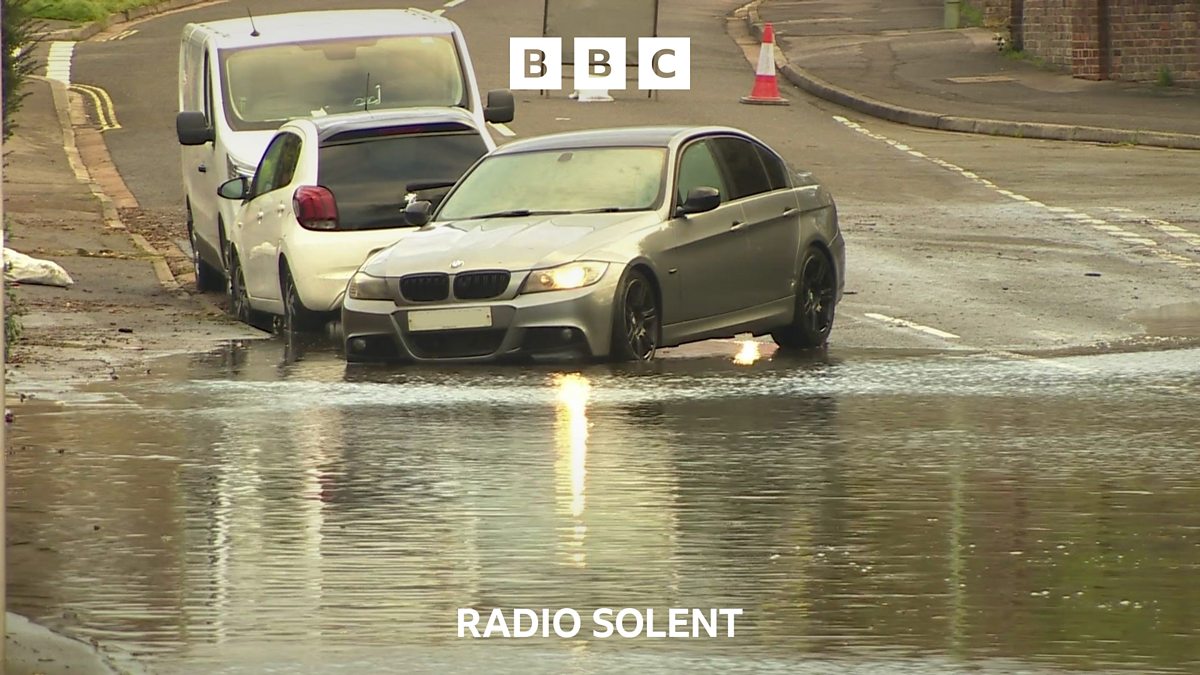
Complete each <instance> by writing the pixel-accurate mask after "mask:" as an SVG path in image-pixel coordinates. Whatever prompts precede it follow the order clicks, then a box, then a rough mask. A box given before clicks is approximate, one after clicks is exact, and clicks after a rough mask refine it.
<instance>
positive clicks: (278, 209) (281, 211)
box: [275, 202, 287, 216]
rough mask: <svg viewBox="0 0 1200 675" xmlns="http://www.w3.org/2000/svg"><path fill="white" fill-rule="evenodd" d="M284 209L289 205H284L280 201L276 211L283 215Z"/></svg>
mask: <svg viewBox="0 0 1200 675" xmlns="http://www.w3.org/2000/svg"><path fill="white" fill-rule="evenodd" d="M284 211H287V207H286V206H284V205H283V202H279V206H276V207H275V213H278V214H279V215H281V216H282V215H283V212H284Z"/></svg>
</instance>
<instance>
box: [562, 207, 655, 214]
mask: <svg viewBox="0 0 1200 675" xmlns="http://www.w3.org/2000/svg"><path fill="white" fill-rule="evenodd" d="M646 210H647V209H642V208H637V207H633V206H602V207H600V208H598V209H582V210H580V211H572V212H571V213H629V212H632V211H646Z"/></svg>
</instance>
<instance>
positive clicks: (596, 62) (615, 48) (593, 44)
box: [575, 38, 625, 90]
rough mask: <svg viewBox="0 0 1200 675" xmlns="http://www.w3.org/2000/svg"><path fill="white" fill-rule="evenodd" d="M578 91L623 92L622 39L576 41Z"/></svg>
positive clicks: (623, 41) (623, 39)
mask: <svg viewBox="0 0 1200 675" xmlns="http://www.w3.org/2000/svg"><path fill="white" fill-rule="evenodd" d="M575 87H576V88H577V89H580V90H583V89H612V90H621V89H624V88H625V38H575Z"/></svg>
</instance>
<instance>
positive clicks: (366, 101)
mask: <svg viewBox="0 0 1200 675" xmlns="http://www.w3.org/2000/svg"><path fill="white" fill-rule="evenodd" d="M370 110H371V73H370V72H368V73H367V90H366V91H365V92H363V112H370Z"/></svg>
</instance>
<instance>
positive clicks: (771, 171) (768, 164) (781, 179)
mask: <svg viewBox="0 0 1200 675" xmlns="http://www.w3.org/2000/svg"><path fill="white" fill-rule="evenodd" d="M754 148H755V149H756V150H758V157H759V159H761V160H762V163H763V166H764V167H765V168H766V169H767V179H768V180H769V181H771V189H772V190H781V189H783V188H786V187H791V184H790V183H789V182H788V168H787V164H785V163H784V161H783V160H782V159H780V158H779V156H778V155H776V154H775V153H773V152H771V151H770V150H768V149H766V148H764V147H763V146H761V145H755V146H754Z"/></svg>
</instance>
